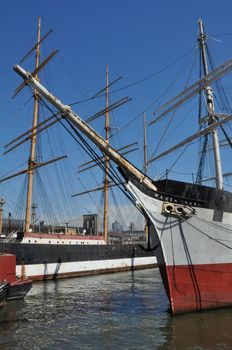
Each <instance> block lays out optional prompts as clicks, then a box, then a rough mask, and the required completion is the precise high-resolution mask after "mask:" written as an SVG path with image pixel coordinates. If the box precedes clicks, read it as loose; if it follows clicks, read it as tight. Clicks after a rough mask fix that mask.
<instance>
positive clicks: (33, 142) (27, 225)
mask: <svg viewBox="0 0 232 350" xmlns="http://www.w3.org/2000/svg"><path fill="white" fill-rule="evenodd" d="M40 36H41V18H40V17H39V18H38V36H37V43H38V45H37V48H36V55H35V69H36V68H38V66H39V60H40ZM35 79H36V80H38V73H37V74H36V75H35ZM38 111H39V96H38V93H37V91H36V90H34V114H33V122H32V128H33V130H35V132H33V134H32V136H31V148H30V157H29V161H28V169H30V168H31V167H33V166H34V165H35V153H36V139H37V137H36V127H37V124H38ZM33 175H34V170H29V171H28V182H27V201H26V216H25V232H28V231H29V229H30V221H31V205H32V188H33Z"/></svg>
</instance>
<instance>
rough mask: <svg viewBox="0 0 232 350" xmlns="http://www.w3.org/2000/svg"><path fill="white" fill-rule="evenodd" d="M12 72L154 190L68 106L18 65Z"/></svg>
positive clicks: (150, 186)
mask: <svg viewBox="0 0 232 350" xmlns="http://www.w3.org/2000/svg"><path fill="white" fill-rule="evenodd" d="M14 70H15V71H16V72H17V73H18V74H19V75H20V76H21V77H22V78H23V79H25V82H26V83H27V84H29V85H30V86H32V87H33V88H34V89H36V90H37V91H38V93H40V94H41V95H42V96H44V97H45V98H46V100H47V101H49V102H50V103H51V104H52V105H53V106H54V107H55V108H57V109H58V110H59V111H60V112H61V114H62V115H63V116H64V117H65V118H67V119H68V120H69V121H70V122H71V123H72V124H73V125H74V126H76V127H77V128H78V129H79V130H80V131H81V132H83V134H84V135H86V136H87V137H88V138H89V139H90V140H91V141H92V142H93V143H94V144H95V145H96V146H97V147H98V148H99V149H100V150H101V151H102V152H103V153H105V154H107V155H108V156H109V158H110V159H112V160H113V161H114V162H115V163H116V164H117V165H119V166H120V167H122V168H124V169H126V170H127V171H128V173H130V175H132V176H133V177H134V178H135V179H137V181H139V182H140V183H143V184H144V185H145V186H147V187H149V188H150V189H152V190H156V189H157V188H156V186H155V185H154V184H153V182H152V180H151V179H149V178H148V177H147V176H146V175H145V174H144V173H142V172H141V171H140V170H139V169H137V168H136V167H135V166H134V165H133V164H131V163H130V162H129V161H128V160H126V159H125V158H124V157H123V156H121V154H120V153H118V152H117V151H116V150H115V149H114V148H113V147H112V146H111V145H110V144H108V143H107V142H106V141H105V139H104V138H103V137H101V136H100V135H99V134H98V133H97V132H96V131H95V130H93V129H92V128H91V127H90V126H89V125H88V124H87V123H86V122H85V121H84V120H83V119H81V118H80V117H79V116H78V115H77V114H76V113H74V112H73V111H72V109H71V107H70V106H67V105H64V104H63V103H62V102H61V101H59V100H58V99H57V98H56V97H55V96H54V95H52V94H51V93H50V92H49V91H48V90H47V89H46V88H45V87H44V86H43V85H41V84H40V82H38V81H37V80H36V79H34V78H33V77H32V75H31V74H30V73H28V72H26V71H25V70H24V69H23V68H22V67H20V66H19V65H15V66H14Z"/></svg>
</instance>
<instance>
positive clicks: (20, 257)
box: [0, 18, 157, 280]
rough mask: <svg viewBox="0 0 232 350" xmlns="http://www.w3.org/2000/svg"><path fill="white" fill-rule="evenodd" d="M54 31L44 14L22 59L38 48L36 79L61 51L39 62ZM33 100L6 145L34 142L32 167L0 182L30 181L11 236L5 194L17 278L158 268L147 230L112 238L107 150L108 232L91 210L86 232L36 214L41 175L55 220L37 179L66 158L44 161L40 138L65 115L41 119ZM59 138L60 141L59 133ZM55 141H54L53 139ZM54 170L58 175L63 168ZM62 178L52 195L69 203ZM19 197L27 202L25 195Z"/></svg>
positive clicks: (1, 246) (2, 245)
mask: <svg viewBox="0 0 232 350" xmlns="http://www.w3.org/2000/svg"><path fill="white" fill-rule="evenodd" d="M50 32H51V31H49V32H48V33H47V34H45V35H44V36H41V19H40V18H39V21H38V36H37V43H36V45H35V46H34V47H33V49H32V50H30V52H29V53H27V54H26V55H25V56H24V58H23V59H22V60H21V62H23V61H24V60H25V59H26V58H27V57H28V56H30V55H32V53H34V52H35V56H36V62H35V68H34V72H33V76H34V77H35V79H36V80H37V81H40V77H39V72H40V71H41V70H42V68H43V67H44V66H45V65H46V64H47V63H48V62H49V61H50V60H51V59H52V57H53V56H54V55H55V54H56V52H57V51H54V52H53V53H52V54H50V55H49V56H48V57H47V58H46V59H45V60H44V61H43V62H41V61H40V55H41V52H40V46H41V43H42V42H43V41H44V40H45V39H46V37H47V36H48V35H49V34H50ZM108 79H109V78H108V72H107V75H106V88H105V90H106V106H105V108H104V110H103V112H101V113H100V115H104V114H105V117H106V126H105V130H106V135H105V142H106V143H109V140H108V138H109V125H108V124H109V122H108V119H109V110H110V106H108V99H107V92H108V86H109V85H110V83H109V81H108ZM24 86H25V84H24V83H23V84H21V85H20V86H19V88H18V89H17V90H16V92H15V96H16V95H17V94H18V93H20V92H21V90H22V89H23V88H24ZM33 99H34V101H33V120H32V127H31V129H30V130H29V131H27V132H24V133H23V134H22V135H20V136H17V138H16V139H14V140H13V141H11V142H10V143H9V144H8V145H6V153H8V152H10V151H12V150H14V149H15V148H17V147H18V146H20V145H22V144H24V143H25V142H26V141H29V142H30V154H29V160H28V166H27V168H26V169H24V170H21V171H19V172H18V173H16V174H13V175H10V176H6V177H3V178H2V179H1V180H0V181H1V182H4V181H6V180H9V179H11V178H14V177H17V176H19V175H23V174H26V183H25V186H24V187H23V189H22V191H21V192H22V194H23V195H24V194H25V193H26V196H25V197H26V198H25V202H26V205H25V208H26V210H25V211H26V213H25V219H23V218H22V217H20V216H19V217H20V218H19V219H16V218H15V217H14V216H13V215H10V217H9V218H8V220H5V226H7V225H8V226H9V227H8V228H7V230H5V231H6V234H3V233H4V232H2V227H3V220H2V216H3V215H2V213H3V205H4V199H3V198H1V201H0V227H1V229H0V231H1V238H0V253H7V254H14V255H15V256H16V273H17V276H19V277H20V278H21V277H24V276H26V277H28V278H30V279H31V280H46V279H56V278H64V277H72V276H82V275H90V274H100V273H108V272H116V271H126V270H133V269H141V268H150V267H155V266H157V261H156V257H155V250H154V249H153V248H152V247H151V245H150V243H149V246H147V243H146V235H145V233H144V235H142V236H143V237H142V240H140V241H139V240H137V242H135V241H136V240H134V241H132V240H130V241H129V240H127V241H126V242H122V241H123V240H121V241H120V240H119V239H117V240H116V241H113V238H114V237H113V238H112V239H110V237H109V234H108V233H109V222H108V217H109V211H108V206H107V203H108V189H109V187H110V186H112V185H111V184H110V183H109V179H110V171H109V169H110V166H109V158H108V156H107V155H106V154H103V158H102V160H101V167H102V168H103V171H104V174H105V178H104V197H105V201H104V225H103V226H104V227H103V230H100V228H99V224H98V217H97V215H95V214H90V213H89V214H86V215H84V228H82V230H79V229H78V230H77V225H76V224H74V223H73V224H72V223H71V224H70V223H68V222H65V223H64V224H63V226H61V225H60V226H58V224H57V223H56V222H53V223H52V224H47V223H46V221H44V220H45V219H43V217H42V218H39V219H38V218H37V215H36V209H37V204H36V203H35V202H34V199H33V191H34V187H35V186H34V185H35V179H36V178H37V181H38V183H39V190H40V192H41V193H42V204H41V205H42V206H44V208H45V212H46V214H47V217H48V218H49V217H50V218H51V217H52V215H53V212H52V208H51V205H50V201H49V200H48V197H47V195H46V193H45V191H44V188H43V185H42V181H41V180H40V178H39V177H37V175H38V174H37V170H38V168H41V167H43V166H45V165H46V166H49V165H50V164H51V163H57V162H59V161H62V160H63V159H66V158H67V157H66V156H62V157H56V158H55V159H51V160H49V161H45V162H43V160H42V157H41V156H38V148H39V147H38V145H39V143H38V141H39V138H40V134H41V133H42V132H44V131H45V132H46V131H47V129H48V128H49V127H52V126H53V125H54V124H56V123H57V124H59V122H61V123H63V121H62V119H63V117H62V115H60V114H59V113H58V114H57V115H56V116H54V113H52V116H51V117H49V118H47V119H45V120H43V121H41V120H39V117H40V113H41V112H40V104H41V102H43V101H41V98H40V94H39V93H37V91H36V90H34V91H33ZM120 103H121V102H120ZM116 105H117V103H116ZM114 107H115V106H114ZM66 128H67V127H66ZM74 138H75V137H74ZM56 139H58V141H59V136H58V137H57V138H56ZM65 142H66V140H65ZM50 143H52V142H51V140H50ZM61 143H62V142H61ZM40 147H41V146H40ZM98 162H99V160H98ZM56 170H57V169H56ZM68 170H69V169H68ZM55 172H56V173H58V171H55ZM49 175H50V174H48V176H49ZM63 179H64V177H63ZM63 179H62V178H61V179H60V180H59V181H60V187H59V188H58V189H57V188H55V185H54V184H53V182H54V183H55V180H54V178H53V177H52V180H51V182H52V185H53V187H52V188H53V189H52V191H53V195H56V194H57V193H58V192H60V196H61V201H62V202H63V204H65V194H64V192H62V191H63V189H62V188H61V182H65V181H64V180H63ZM70 182H71V180H70V177H69V178H68V179H66V183H65V184H66V186H68V185H69V183H70ZM54 198H55V197H54ZM55 200H56V199H55ZM20 201H21V202H22V200H21V199H20ZM57 201H58V199H57ZM66 206H68V205H66ZM66 209H67V208H66ZM61 214H62V213H61ZM61 214H60V215H61ZM74 214H75V213H74ZM41 219H42V220H41ZM122 237H123V233H122ZM149 242H150V241H149ZM124 243H125V244H124Z"/></svg>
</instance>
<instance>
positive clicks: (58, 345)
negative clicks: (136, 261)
mask: <svg viewBox="0 0 232 350" xmlns="http://www.w3.org/2000/svg"><path fill="white" fill-rule="evenodd" d="M167 309H168V301H167V298H166V296H165V293H164V290H163V287H162V283H161V280H160V276H159V272H158V270H155V269H152V270H143V271H135V272H125V273H120V274H109V275H104V276H92V277H90V276H89V277H82V278H75V279H68V280H58V281H48V282H45V283H42V282H39V283H35V284H34V286H33V289H32V290H31V291H30V293H29V294H28V296H27V297H26V299H25V301H20V302H11V303H8V304H7V305H6V306H5V307H3V308H1V309H0V348H1V350H8V349H10V350H13V349H22V350H23V349H49V350H50V349H51V350H52V349H56V350H59V349H62V350H63V349H64V350H65V349H71V348H72V349H100V350H108V349H109V350H111V349H120V350H121V349H128V350H130V349H133V350H134V349H139V350H143V349H144V350H149V349H178V350H179V349H207V350H208V349H231V348H232V335H231V332H230V324H231V321H232V311H231V310H229V309H227V310H220V311H213V312H205V313H201V314H189V315H182V316H178V317H175V318H173V317H172V316H171V315H170V314H169V313H168V312H167Z"/></svg>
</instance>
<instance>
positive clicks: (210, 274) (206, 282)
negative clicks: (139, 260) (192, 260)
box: [166, 264, 232, 315]
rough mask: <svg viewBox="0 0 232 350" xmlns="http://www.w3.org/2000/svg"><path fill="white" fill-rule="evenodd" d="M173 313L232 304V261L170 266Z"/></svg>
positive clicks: (169, 279)
mask: <svg viewBox="0 0 232 350" xmlns="http://www.w3.org/2000/svg"><path fill="white" fill-rule="evenodd" d="M166 272H167V278H168V284H169V286H168V289H169V293H170V303H171V310H172V313H173V314H174V315H175V314H178V313H185V312H191V311H201V310H207V309H215V308H222V307H227V306H232V264H207V265H206V264H202V265H188V266H184V265H182V266H167V267H166Z"/></svg>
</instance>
